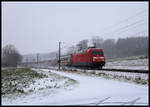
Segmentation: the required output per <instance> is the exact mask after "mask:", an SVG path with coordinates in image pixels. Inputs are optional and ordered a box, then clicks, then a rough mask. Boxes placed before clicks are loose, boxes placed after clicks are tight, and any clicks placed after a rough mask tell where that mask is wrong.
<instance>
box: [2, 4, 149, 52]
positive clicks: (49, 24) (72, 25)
mask: <svg viewBox="0 0 150 107" xmlns="http://www.w3.org/2000/svg"><path fill="white" fill-rule="evenodd" d="M132 25H133V26H132ZM125 28H127V29H125ZM136 35H138V36H148V2H2V47H3V46H5V45H6V44H13V45H15V47H16V48H17V49H18V50H19V52H20V53H21V54H28V53H37V52H39V53H45V52H52V51H56V50H58V42H59V41H60V42H65V43H67V44H70V45H75V44H77V43H78V42H79V41H81V40H83V39H88V40H90V39H91V38H92V37H93V36H99V37H101V38H103V39H108V38H113V39H118V38H125V37H131V36H136ZM62 45H63V44H62Z"/></svg>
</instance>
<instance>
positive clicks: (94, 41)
mask: <svg viewBox="0 0 150 107" xmlns="http://www.w3.org/2000/svg"><path fill="white" fill-rule="evenodd" d="M91 42H92V44H93V45H94V46H95V47H96V48H102V44H103V42H104V40H103V38H100V37H99V36H93V37H92V39H91Z"/></svg>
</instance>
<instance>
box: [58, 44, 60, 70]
mask: <svg viewBox="0 0 150 107" xmlns="http://www.w3.org/2000/svg"><path fill="white" fill-rule="evenodd" d="M58 63H59V70H60V42H59V60H58Z"/></svg>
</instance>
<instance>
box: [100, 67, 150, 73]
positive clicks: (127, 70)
mask: <svg viewBox="0 0 150 107" xmlns="http://www.w3.org/2000/svg"><path fill="white" fill-rule="evenodd" d="M101 70H103V71H114V72H130V73H149V70H133V69H108V68H107V69H106V68H104V69H101Z"/></svg>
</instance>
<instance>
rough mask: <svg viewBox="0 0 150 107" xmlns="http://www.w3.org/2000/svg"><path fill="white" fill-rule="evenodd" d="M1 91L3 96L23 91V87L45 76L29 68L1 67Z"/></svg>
mask: <svg viewBox="0 0 150 107" xmlns="http://www.w3.org/2000/svg"><path fill="white" fill-rule="evenodd" d="M1 74H2V79H1V80H2V81H1V83H2V85H1V86H2V88H1V89H2V92H1V94H2V95H3V96H5V95H8V94H14V93H25V92H24V90H23V88H27V87H29V85H30V84H32V83H34V80H35V79H40V78H44V77H47V75H44V74H42V73H37V72H36V71H34V70H31V69H29V68H10V69H3V70H2V72H1Z"/></svg>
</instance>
